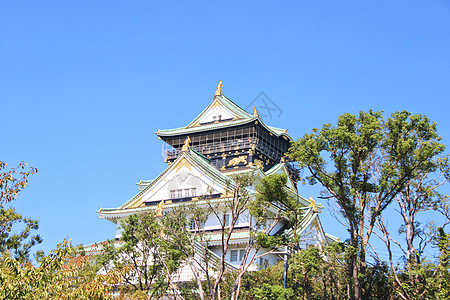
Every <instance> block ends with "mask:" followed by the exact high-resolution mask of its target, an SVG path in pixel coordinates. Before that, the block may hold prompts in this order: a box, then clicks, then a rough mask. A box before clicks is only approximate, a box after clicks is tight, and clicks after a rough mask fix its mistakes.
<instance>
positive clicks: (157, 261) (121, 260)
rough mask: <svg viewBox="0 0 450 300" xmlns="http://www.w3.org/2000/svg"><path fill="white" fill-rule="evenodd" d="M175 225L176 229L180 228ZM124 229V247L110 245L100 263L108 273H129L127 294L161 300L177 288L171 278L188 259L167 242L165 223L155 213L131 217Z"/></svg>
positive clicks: (122, 287)
mask: <svg viewBox="0 0 450 300" xmlns="http://www.w3.org/2000/svg"><path fill="white" fill-rule="evenodd" d="M163 219H164V218H163ZM168 219H169V218H168ZM170 220H172V219H170ZM171 225H172V228H176V227H177V226H180V224H174V223H172V224H171ZM181 226H183V225H181ZM121 227H122V229H123V231H122V236H121V238H120V243H116V242H115V241H108V242H107V243H106V244H105V246H104V247H103V249H102V250H103V253H102V255H100V256H99V257H98V259H97V262H98V263H99V264H100V265H101V266H102V267H103V270H105V271H112V270H121V271H123V270H127V271H126V272H125V271H123V278H124V281H125V285H122V286H121V289H122V292H123V293H125V294H131V295H135V297H138V295H139V294H142V292H145V294H147V293H148V294H149V297H151V298H152V297H156V298H157V297H161V296H162V295H163V294H164V293H165V292H166V291H167V290H168V289H169V288H170V287H171V286H172V287H173V284H172V282H171V278H170V275H171V274H172V273H174V272H175V271H176V270H177V269H178V268H179V266H180V264H181V262H182V261H183V260H184V259H186V255H184V253H183V252H182V251H180V249H179V247H178V245H176V244H173V243H171V242H168V241H167V240H166V239H165V235H166V233H167V232H166V231H165V230H164V226H162V223H161V220H159V219H158V218H157V217H155V216H154V214H152V213H144V214H140V215H130V216H129V217H128V218H126V219H125V220H124V221H123V222H122V223H121ZM183 244H184V245H185V244H186V243H183ZM130 288H131V289H130ZM138 298H139V297H138Z"/></svg>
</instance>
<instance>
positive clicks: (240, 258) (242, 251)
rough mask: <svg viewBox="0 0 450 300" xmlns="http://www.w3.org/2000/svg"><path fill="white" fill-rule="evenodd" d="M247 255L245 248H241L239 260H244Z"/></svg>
mask: <svg viewBox="0 0 450 300" xmlns="http://www.w3.org/2000/svg"><path fill="white" fill-rule="evenodd" d="M244 256H245V249H241V250H239V260H240V261H241V262H242V260H243V259H244Z"/></svg>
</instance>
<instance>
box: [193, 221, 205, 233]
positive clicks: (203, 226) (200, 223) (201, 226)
mask: <svg viewBox="0 0 450 300" xmlns="http://www.w3.org/2000/svg"><path fill="white" fill-rule="evenodd" d="M197 224H198V229H203V228H205V223H204V222H199V221H197ZM189 230H195V220H194V219H191V221H190V222H189Z"/></svg>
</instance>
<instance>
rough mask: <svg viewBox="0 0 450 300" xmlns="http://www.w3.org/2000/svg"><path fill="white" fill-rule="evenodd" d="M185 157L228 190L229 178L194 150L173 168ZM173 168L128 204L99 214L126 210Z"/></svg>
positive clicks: (104, 209)
mask: <svg viewBox="0 0 450 300" xmlns="http://www.w3.org/2000/svg"><path fill="white" fill-rule="evenodd" d="M183 157H184V158H186V159H187V160H188V161H189V162H191V163H192V164H193V165H194V166H197V167H199V168H200V170H202V171H203V172H205V174H207V175H208V176H210V177H211V178H212V179H214V180H215V181H216V182H217V183H219V184H221V185H222V186H223V187H224V188H227V186H228V184H229V182H230V179H229V178H228V177H227V176H225V175H224V174H222V173H221V172H220V171H219V170H217V169H216V168H215V167H213V166H212V165H211V164H210V163H209V159H208V158H207V157H205V156H204V155H202V154H200V153H198V152H197V151H195V150H194V149H192V148H189V151H184V152H182V153H181V155H180V156H179V157H178V158H177V159H176V160H175V161H174V162H173V164H172V165H171V166H173V165H175V164H176V163H177V161H178V160H180V159H182V158H183ZM171 166H169V167H167V169H166V170H164V171H163V172H162V173H161V174H159V176H158V177H156V179H154V180H152V181H151V182H150V183H149V184H148V185H147V186H146V187H145V188H143V189H142V190H141V191H139V193H137V194H136V195H134V196H133V197H132V198H131V199H130V200H128V201H127V202H125V203H124V204H122V205H121V206H120V207H118V208H102V209H100V211H99V212H107V211H119V210H122V209H124V208H125V207H127V206H128V205H129V204H131V203H132V202H133V201H135V200H136V199H138V198H139V197H140V196H142V195H143V194H144V193H145V192H146V191H148V190H149V189H151V188H152V187H153V186H154V185H155V184H156V183H157V182H158V181H159V179H160V178H161V177H162V176H164V174H166V173H167V172H168V171H169V170H170V169H171Z"/></svg>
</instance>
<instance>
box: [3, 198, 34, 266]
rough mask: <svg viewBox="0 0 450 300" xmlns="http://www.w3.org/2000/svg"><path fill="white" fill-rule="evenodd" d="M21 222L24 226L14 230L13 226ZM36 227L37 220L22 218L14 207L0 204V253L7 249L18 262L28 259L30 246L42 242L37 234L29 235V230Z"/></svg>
mask: <svg viewBox="0 0 450 300" xmlns="http://www.w3.org/2000/svg"><path fill="white" fill-rule="evenodd" d="M21 223H22V224H23V225H24V226H22V227H24V228H23V229H22V230H21V231H20V232H14V231H13V226H14V225H22V224H21ZM38 228H39V225H38V221H36V220H32V219H31V218H24V217H23V216H22V215H20V214H18V213H17V212H16V210H15V208H13V207H10V208H8V209H5V208H4V207H3V206H2V205H1V204H0V253H3V252H6V251H9V252H10V253H11V255H13V257H14V258H15V259H17V260H18V261H19V262H24V261H29V254H30V250H31V247H33V246H35V245H36V244H39V243H41V242H42V239H41V237H40V236H39V235H33V236H31V232H32V231H33V230H37V229H38Z"/></svg>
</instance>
